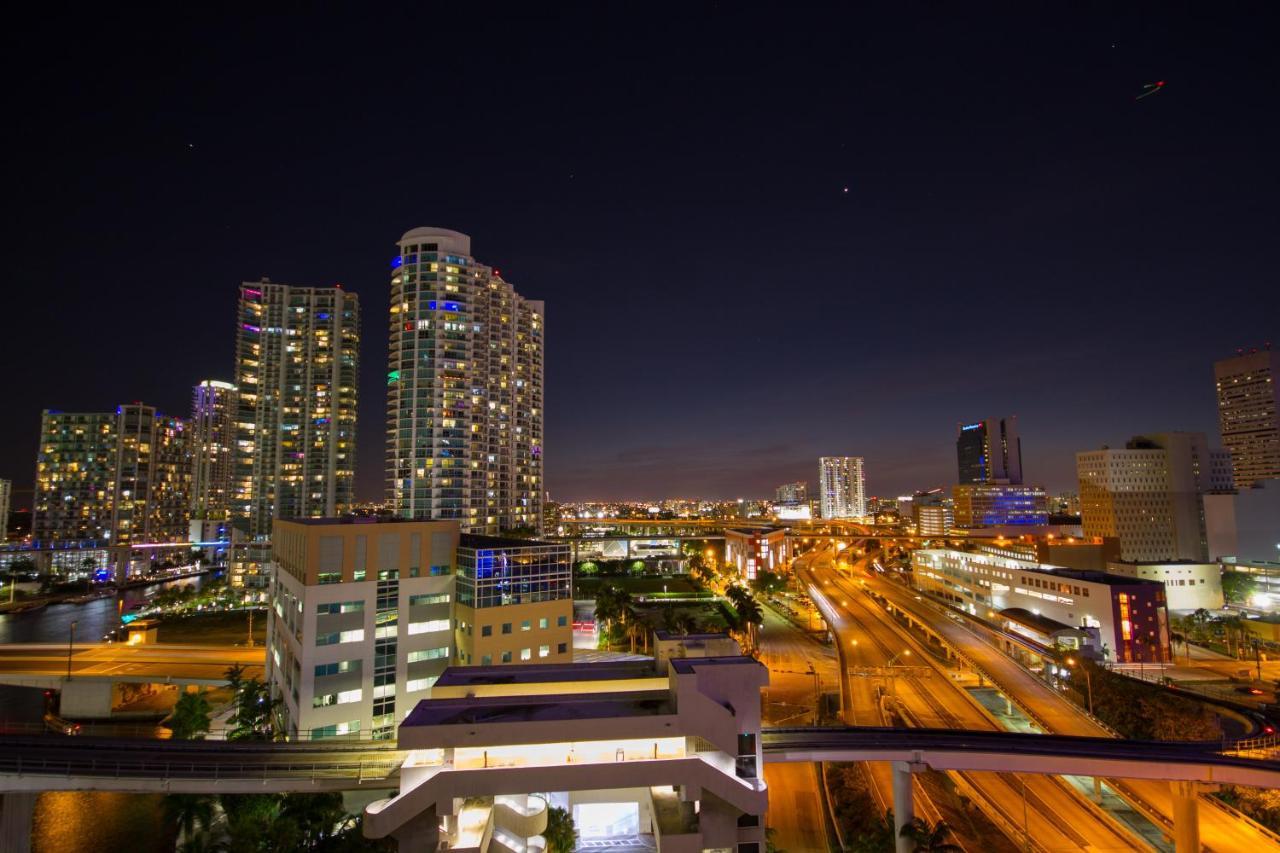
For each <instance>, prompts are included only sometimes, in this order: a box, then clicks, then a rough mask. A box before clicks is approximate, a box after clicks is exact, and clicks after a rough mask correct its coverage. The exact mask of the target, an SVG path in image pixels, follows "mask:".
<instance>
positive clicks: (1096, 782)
mask: <svg viewBox="0 0 1280 853" xmlns="http://www.w3.org/2000/svg"><path fill="white" fill-rule="evenodd" d="M1093 801H1094V802H1095V803H1101V802H1102V777H1101V776H1094V777H1093Z"/></svg>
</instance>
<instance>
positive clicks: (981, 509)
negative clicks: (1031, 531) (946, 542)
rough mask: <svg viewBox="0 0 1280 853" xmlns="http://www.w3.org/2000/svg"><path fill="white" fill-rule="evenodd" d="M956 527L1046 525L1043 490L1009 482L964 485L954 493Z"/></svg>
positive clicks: (1045, 500)
mask: <svg viewBox="0 0 1280 853" xmlns="http://www.w3.org/2000/svg"><path fill="white" fill-rule="evenodd" d="M951 497H952V501H953V511H954V513H955V524H956V527H960V528H963V529H966V530H967V529H971V528H980V527H1009V526H1026V525H1041V524H1047V523H1048V521H1049V504H1048V498H1047V497H1046V496H1045V491H1044V489H1042V488H1040V487H1039V486H1023V485H1019V484H1010V483H961V484H960V485H958V486H956V487H955V488H954V489H952V490H951Z"/></svg>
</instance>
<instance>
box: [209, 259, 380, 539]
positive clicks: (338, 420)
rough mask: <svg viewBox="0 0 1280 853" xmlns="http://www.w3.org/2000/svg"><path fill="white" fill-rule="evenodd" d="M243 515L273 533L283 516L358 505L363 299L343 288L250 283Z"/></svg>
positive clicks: (241, 439) (240, 374)
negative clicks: (354, 502) (275, 521)
mask: <svg viewBox="0 0 1280 853" xmlns="http://www.w3.org/2000/svg"><path fill="white" fill-rule="evenodd" d="M238 325H239V328H238V329H237V337H236V378H235V384H236V387H237V389H238V392H239V393H238V396H239V402H238V406H237V409H238V415H237V418H236V471H235V498H234V500H235V502H234V505H233V510H234V513H233V514H234V515H235V516H236V517H239V518H244V519H246V520H247V521H248V523H249V532H250V533H251V534H252V535H254V536H265V535H267V534H269V533H270V532H271V522H272V520H273V519H277V518H286V519H287V518H321V517H332V516H335V515H339V514H341V513H344V512H346V511H347V509H348V508H349V507H350V506H351V503H352V498H353V495H352V489H353V484H354V480H355V461H356V390H357V379H358V375H359V370H358V368H359V353H360V305H359V301H358V300H357V299H356V295H355V294H354V293H347V292H346V291H344V290H343V289H342V288H340V287H292V286H290V285H286V284H275V283H272V282H271V281H269V280H266V279H263V280H262V281H260V282H246V283H244V284H242V285H241V286H240V304H239V324H238Z"/></svg>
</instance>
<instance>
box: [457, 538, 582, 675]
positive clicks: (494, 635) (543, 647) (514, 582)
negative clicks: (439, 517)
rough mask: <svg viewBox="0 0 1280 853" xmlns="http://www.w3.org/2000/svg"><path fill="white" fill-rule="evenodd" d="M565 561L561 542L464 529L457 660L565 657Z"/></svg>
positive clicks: (568, 596)
mask: <svg viewBox="0 0 1280 853" xmlns="http://www.w3.org/2000/svg"><path fill="white" fill-rule="evenodd" d="M572 566H573V563H572V560H571V559H570V548H569V545H567V544H560V543H550V542H536V541H533V540H529V539H500V538H498V537H494V536H481V535H475V534H467V533H464V534H463V535H462V539H461V541H460V543H459V545H458V572H457V607H456V608H455V611H454V612H455V615H456V617H457V639H458V663H460V664H464V665H472V664H475V665H479V666H491V665H497V664H504V663H530V662H532V663H572V662H573V568H572Z"/></svg>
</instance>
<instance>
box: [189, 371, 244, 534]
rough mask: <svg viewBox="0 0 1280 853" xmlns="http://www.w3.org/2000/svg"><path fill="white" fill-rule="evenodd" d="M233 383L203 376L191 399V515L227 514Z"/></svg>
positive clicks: (233, 466) (233, 459)
mask: <svg viewBox="0 0 1280 853" xmlns="http://www.w3.org/2000/svg"><path fill="white" fill-rule="evenodd" d="M236 406H237V395H236V386H234V385H232V384H231V383H230V382H220V381H218V380H216V379H206V380H205V381H203V382H201V383H200V384H199V385H197V386H196V387H195V391H194V393H193V394H192V399H191V453H192V459H191V515H192V517H193V518H202V519H222V518H227V517H228V516H229V515H230V513H231V497H232V495H233V494H234V491H233V488H234V484H235V470H236V464H235V463H236V457H235V450H236V434H235V430H236V414H237V411H236Z"/></svg>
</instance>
